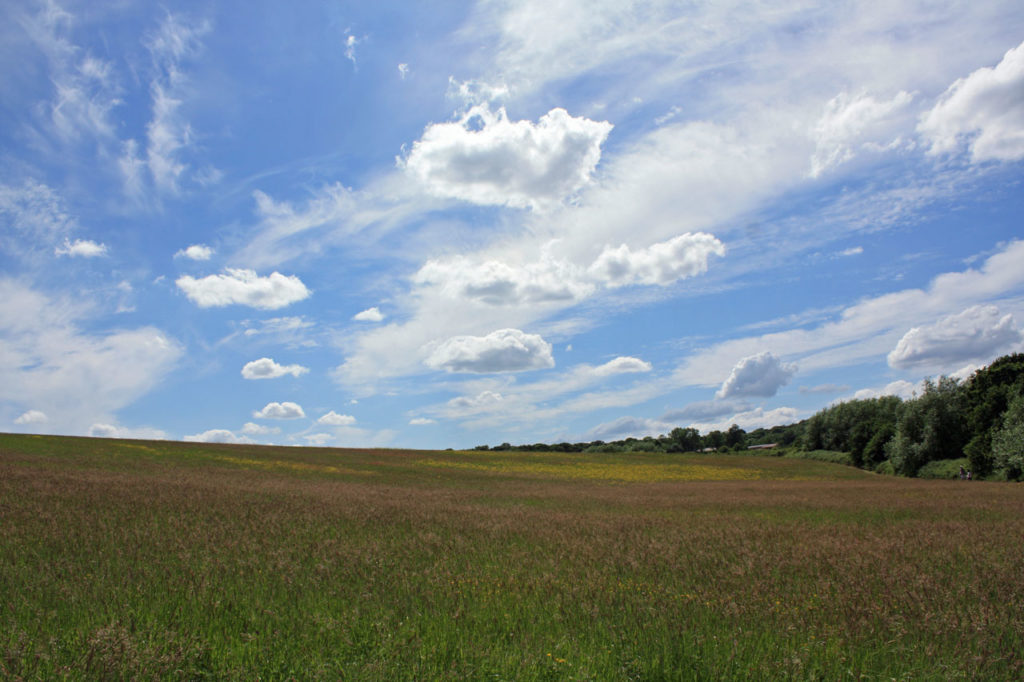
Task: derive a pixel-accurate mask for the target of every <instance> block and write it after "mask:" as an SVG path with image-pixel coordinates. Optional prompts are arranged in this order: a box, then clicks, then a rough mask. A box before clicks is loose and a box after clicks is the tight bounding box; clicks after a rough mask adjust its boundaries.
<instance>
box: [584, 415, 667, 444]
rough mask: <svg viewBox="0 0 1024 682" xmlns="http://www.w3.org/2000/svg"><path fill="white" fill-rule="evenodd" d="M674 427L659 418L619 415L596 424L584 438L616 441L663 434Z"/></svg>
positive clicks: (587, 439)
mask: <svg viewBox="0 0 1024 682" xmlns="http://www.w3.org/2000/svg"><path fill="white" fill-rule="evenodd" d="M673 428H675V427H674V426H673V425H671V424H668V423H666V422H663V421H660V420H657V419H645V418H643V417H619V418H618V419H615V420H614V421H610V422H606V423H604V424H599V425H598V426H595V427H594V428H593V429H591V430H590V431H588V432H587V433H586V435H585V436H584V437H583V439H584V440H586V441H593V440H603V441H616V440H625V439H627V438H646V437H647V436H659V435H663V434H665V433H667V432H669V431H671V430H672V429H673Z"/></svg>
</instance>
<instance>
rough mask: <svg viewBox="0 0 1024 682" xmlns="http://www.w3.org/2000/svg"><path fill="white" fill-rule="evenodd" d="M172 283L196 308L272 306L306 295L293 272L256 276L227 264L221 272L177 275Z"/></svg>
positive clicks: (266, 307)
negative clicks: (203, 275) (194, 275)
mask: <svg viewBox="0 0 1024 682" xmlns="http://www.w3.org/2000/svg"><path fill="white" fill-rule="evenodd" d="M176 284H177V285H178V288H179V289H181V290H182V291H184V292H185V295H186V296H188V298H189V299H190V300H191V301H192V302H193V303H195V304H196V305H198V306H199V307H200V308H210V307H220V306H227V305H231V304H240V305H247V306H252V307H253V308H260V309H261V310H273V309H276V308H283V307H284V306H286V305H289V304H291V303H295V302H296V301H301V300H303V299H304V298H307V297H308V296H309V295H310V291H309V289H307V288H306V285H305V284H303V283H302V281H301V280H300V279H299V278H298V277H296V276H295V275H291V276H288V277H286V276H284V275H282V274H281V273H279V272H274V273H272V274H270V275H269V276H267V277H259V276H257V275H256V272H255V271H253V270H245V269H238V268H228V269H227V270H226V273H225V274H221V275H209V276H207V277H203V278H201V279H196V278H194V277H192V276H190V275H184V276H182V277H179V278H178V279H177V281H176Z"/></svg>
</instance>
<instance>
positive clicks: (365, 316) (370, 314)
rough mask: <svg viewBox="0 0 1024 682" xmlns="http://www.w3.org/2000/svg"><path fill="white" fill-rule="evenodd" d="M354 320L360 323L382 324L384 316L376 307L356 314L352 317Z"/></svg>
mask: <svg viewBox="0 0 1024 682" xmlns="http://www.w3.org/2000/svg"><path fill="white" fill-rule="evenodd" d="M352 319H353V320H356V321H358V322H381V321H383V320H384V314H383V313H381V311H380V308H378V307H377V306H374V307H372V308H367V309H366V310H364V311H362V312H361V313H356V314H355V315H353V316H352Z"/></svg>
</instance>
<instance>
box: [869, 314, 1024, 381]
mask: <svg viewBox="0 0 1024 682" xmlns="http://www.w3.org/2000/svg"><path fill="white" fill-rule="evenodd" d="M1022 339H1024V335H1022V334H1021V331H1020V330H1019V329H1017V326H1016V324H1015V323H1014V320H1013V316H1012V315H1009V314H1008V315H1000V313H999V309H998V308H997V307H996V306H994V305H976V306H971V307H970V308H968V309H966V310H964V311H963V312H961V313H958V314H956V315H949V316H948V317H944V318H943V319H941V320H939V321H938V322H936V323H935V324H932V325H925V326H921V327H913V328H911V329H910V331H908V332H907V333H906V334H904V335H903V338H901V339H900V340H899V343H897V344H896V347H895V348H894V349H893V350H892V352H890V353H889V355H888V361H889V366H890V367H895V368H898V369H906V368H909V367H921V366H937V367H942V366H950V365H962V364H964V363H966V362H968V361H970V360H982V361H984V360H989V359H991V358H994V357H995V356H997V355H1000V354H1001V353H1004V352H1009V351H1011V350H1013V349H1015V348H1016V347H1018V346H1019V345H1020V343H1021V341H1022Z"/></svg>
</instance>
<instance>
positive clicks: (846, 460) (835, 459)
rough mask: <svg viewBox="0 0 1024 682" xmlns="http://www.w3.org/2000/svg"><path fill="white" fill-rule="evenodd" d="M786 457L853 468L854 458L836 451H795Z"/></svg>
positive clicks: (846, 453)
mask: <svg viewBox="0 0 1024 682" xmlns="http://www.w3.org/2000/svg"><path fill="white" fill-rule="evenodd" d="M786 457H791V458H794V459H813V460H815V461H818V462H831V463H832V464H844V465H846V466H853V458H852V457H851V456H850V453H848V452H837V451H835V450H809V451H806V450H793V451H792V452H789V453H787V454H786Z"/></svg>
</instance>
